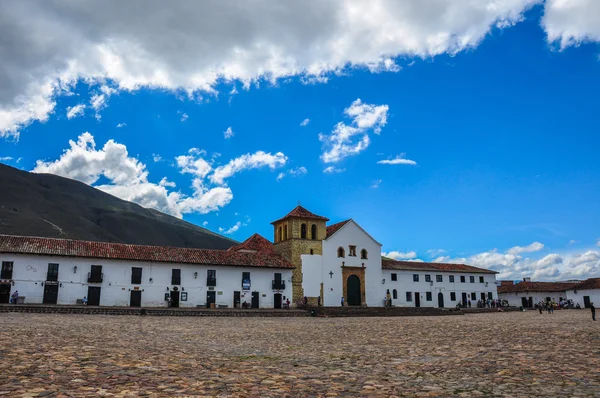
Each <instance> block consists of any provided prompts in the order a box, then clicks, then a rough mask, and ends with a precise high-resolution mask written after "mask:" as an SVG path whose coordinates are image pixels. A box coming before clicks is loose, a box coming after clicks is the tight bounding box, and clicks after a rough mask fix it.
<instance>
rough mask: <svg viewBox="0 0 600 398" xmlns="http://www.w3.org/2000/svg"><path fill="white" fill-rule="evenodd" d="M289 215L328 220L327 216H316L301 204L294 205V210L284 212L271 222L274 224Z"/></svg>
mask: <svg viewBox="0 0 600 398" xmlns="http://www.w3.org/2000/svg"><path fill="white" fill-rule="evenodd" d="M290 217H299V218H311V219H313V220H324V221H329V218H327V217H323V216H318V215H316V214H315V213H311V212H310V211H308V210H306V209H305V208H304V207H302V206H296V208H295V209H294V210H292V211H290V212H289V213H288V214H286V215H285V216H284V217H282V218H280V219H279V220H275V221H273V222H272V223H271V224H275V223H276V222H279V221H281V220H285V219H286V218H290Z"/></svg>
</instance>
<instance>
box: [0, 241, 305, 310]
mask: <svg viewBox="0 0 600 398" xmlns="http://www.w3.org/2000/svg"><path fill="white" fill-rule="evenodd" d="M253 242H254V240H252V239H249V240H248V241H246V242H244V243H243V244H241V245H238V246H234V247H232V248H231V249H230V250H204V249H185V248H173V247H159V246H140V245H125V244H118V243H103V242H87V241H77V240H66V239H50V238H32V237H23V236H8V235H0V261H1V263H2V270H1V274H0V303H7V302H8V301H9V297H10V296H11V295H12V294H13V292H15V291H18V296H20V297H22V300H23V301H24V302H25V303H36V304H37V303H39V304H42V303H44V304H77V303H78V302H81V300H83V298H84V297H86V298H87V300H88V305H102V306H133V307H140V306H142V307H166V306H167V305H169V304H170V305H171V306H172V307H199V306H202V307H211V304H213V305H212V306H214V307H219V306H226V307H229V308H231V307H240V306H243V304H244V303H246V304H247V306H248V307H253V308H274V307H275V308H281V307H282V303H283V302H285V300H287V299H288V298H290V297H291V294H292V287H291V284H290V283H289V282H290V281H291V278H292V270H293V265H292V264H290V263H289V262H288V261H287V260H286V259H285V258H283V257H282V256H280V255H278V254H277V253H275V252H273V251H269V252H265V251H261V252H260V253H259V251H258V250H257V249H255V248H253V246H252V243H253Z"/></svg>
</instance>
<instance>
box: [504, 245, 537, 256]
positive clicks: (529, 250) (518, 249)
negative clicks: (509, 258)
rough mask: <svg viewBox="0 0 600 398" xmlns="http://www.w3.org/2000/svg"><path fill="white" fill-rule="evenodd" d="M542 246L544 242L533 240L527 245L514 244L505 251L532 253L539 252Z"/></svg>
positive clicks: (510, 252) (509, 252)
mask: <svg viewBox="0 0 600 398" xmlns="http://www.w3.org/2000/svg"><path fill="white" fill-rule="evenodd" d="M543 248H544V244H543V243H540V242H533V243H532V244H530V245H528V246H515V247H513V248H511V249H509V250H508V251H507V253H508V254H521V253H533V252H539V251H540V250H542V249H543Z"/></svg>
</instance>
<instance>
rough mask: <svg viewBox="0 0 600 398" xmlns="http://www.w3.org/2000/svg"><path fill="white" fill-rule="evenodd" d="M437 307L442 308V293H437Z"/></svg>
mask: <svg viewBox="0 0 600 398" xmlns="http://www.w3.org/2000/svg"><path fill="white" fill-rule="evenodd" d="M438 307H439V308H444V294H443V293H442V292H439V293H438Z"/></svg>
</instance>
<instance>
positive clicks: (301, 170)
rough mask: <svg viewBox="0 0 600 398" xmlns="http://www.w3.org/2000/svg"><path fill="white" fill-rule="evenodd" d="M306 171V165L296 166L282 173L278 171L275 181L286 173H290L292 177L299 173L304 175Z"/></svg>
mask: <svg viewBox="0 0 600 398" xmlns="http://www.w3.org/2000/svg"><path fill="white" fill-rule="evenodd" d="M306 173H308V170H307V169H306V167H304V166H301V167H296V168H295V169H289V170H288V171H286V172H283V173H279V174H278V175H277V181H280V180H281V179H283V178H284V177H285V176H286V175H290V176H292V177H298V176H301V175H304V174H306Z"/></svg>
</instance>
